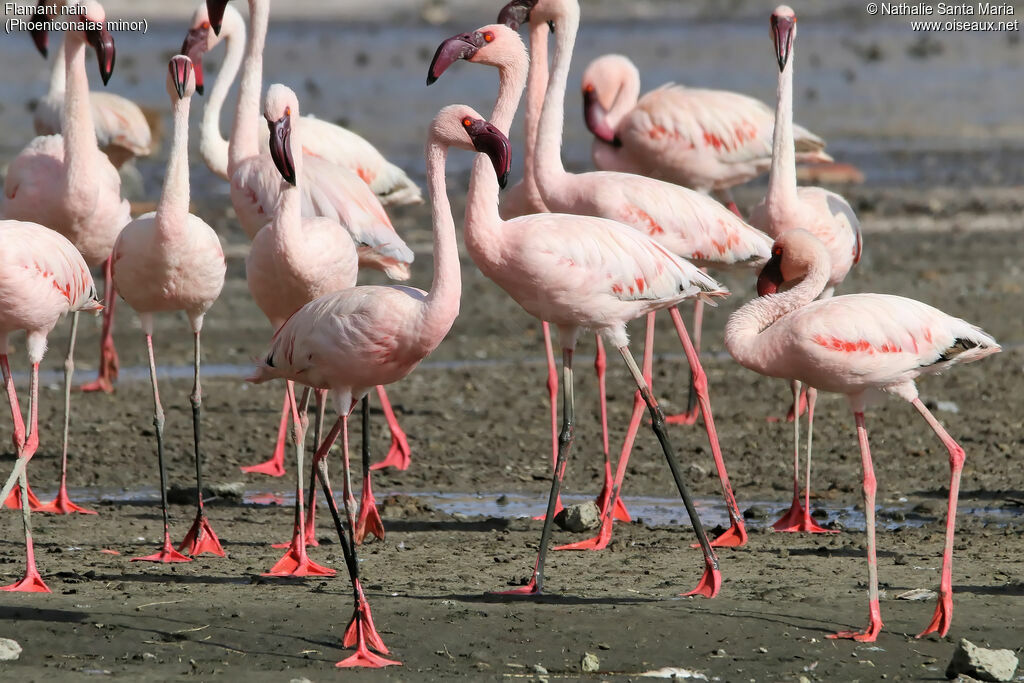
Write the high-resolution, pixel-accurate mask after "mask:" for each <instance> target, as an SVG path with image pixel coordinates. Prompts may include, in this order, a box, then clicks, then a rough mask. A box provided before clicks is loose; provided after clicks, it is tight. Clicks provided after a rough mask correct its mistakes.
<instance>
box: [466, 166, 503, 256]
mask: <svg viewBox="0 0 1024 683" xmlns="http://www.w3.org/2000/svg"><path fill="white" fill-rule="evenodd" d="M502 225H504V224H503V222H502V220H501V216H500V215H498V178H497V176H495V174H494V168H492V166H491V162H490V160H489V159H488V158H487V156H486V155H484V154H478V155H477V157H476V160H475V161H474V162H473V172H472V174H471V175H470V178H469V191H468V192H467V193H466V220H465V223H464V225H463V228H462V229H463V235H464V236H465V239H466V249H467V250H468V251H469V253H470V255H471V256H472V257H473V260H474V261H475V262H476V263H477V265H478V266H480V265H481V264H482V263H492V262H493V261H494V260H496V259H498V258H499V254H500V253H501V246H502V241H503V235H502V230H501V226H502ZM484 269H485V268H484V267H481V270H484Z"/></svg>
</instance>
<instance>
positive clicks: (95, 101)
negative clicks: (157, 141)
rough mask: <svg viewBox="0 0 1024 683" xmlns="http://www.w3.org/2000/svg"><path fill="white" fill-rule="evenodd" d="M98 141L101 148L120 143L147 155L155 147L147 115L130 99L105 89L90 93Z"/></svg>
mask: <svg viewBox="0 0 1024 683" xmlns="http://www.w3.org/2000/svg"><path fill="white" fill-rule="evenodd" d="M89 102H90V104H91V105H92V117H93V121H94V122H95V127H96V141H97V143H98V144H99V146H100V147H101V148H103V147H107V146H109V145H117V146H119V147H124V148H125V149H127V150H129V151H131V153H132V154H134V155H135V156H145V155H147V154H149V153H150V152H151V151H152V149H153V133H152V131H151V130H150V128H149V122H148V121H147V120H146V115H145V114H143V113H142V109H140V108H139V105H137V104H135V103H134V102H132V101H131V100H129V99H127V98H125V97H121V96H120V95H115V94H113V93H106V92H94V93H89Z"/></svg>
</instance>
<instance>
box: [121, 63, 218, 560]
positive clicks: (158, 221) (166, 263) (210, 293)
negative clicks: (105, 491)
mask: <svg viewBox="0 0 1024 683" xmlns="http://www.w3.org/2000/svg"><path fill="white" fill-rule="evenodd" d="M168 70H169V73H168V75H167V93H168V95H169V96H170V98H171V108H172V110H173V115H174V139H173V142H172V143H171V150H170V156H169V158H168V161H167V172H166V174H165V175H164V188H163V192H161V194H160V201H159V203H158V204H157V206H156V211H155V212H154V213H147V214H145V215H143V216H139V217H138V218H136V219H135V220H134V221H132V222H131V223H129V224H128V225H127V226H125V228H124V230H122V231H121V234H120V235H118V237H117V242H115V243H114V256H113V264H114V267H113V271H114V284H115V286H116V287H117V291H118V292H120V293H121V297H122V298H123V299H124V300H125V301H126V302H128V305H129V306H131V307H132V308H133V309H135V312H136V313H138V314H139V321H140V322H141V324H142V333H143V334H144V335H145V336H146V349H147V351H148V352H149V379H150V382H151V383H152V385H153V424H154V426H155V428H156V453H157V460H158V461H159V468H160V503H161V508H162V512H163V520H164V539H163V545H162V547H161V549H160V550H159V551H158V552H156V553H155V554H153V555H149V556H146V557H137V558H135V559H136V560H144V561H148V562H188V561H189V558H188V557H186V556H185V555H182V554H181V553H180V552H178V551H177V550H175V549H174V547H173V546H172V545H171V536H170V524H169V522H168V517H167V473H166V470H165V468H164V444H163V431H164V411H163V407H162V406H161V405H160V392H159V389H158V388H157V379H156V360H155V357H154V354H153V314H154V313H159V312H164V311H184V312H185V314H186V315H187V316H188V320H189V324H190V325H191V326H192V336H193V340H194V347H195V366H194V367H195V373H194V380H193V384H192V394H191V395H190V396H189V401H190V402H191V404H192V431H193V434H194V446H195V461H196V518H195V521H194V522H193V523H192V527H191V529H189V531H188V533H187V534H186V535H185V540H184V541H182V543H181V545H180V546H179V547H178V550H185V549H186V548H187V549H188V553H189V555H200V554H202V553H204V552H208V553H211V554H213V555H219V556H221V557H223V556H224V550H223V549H222V548H221V545H220V541H219V540H218V539H217V534H215V533H214V531H213V527H212V526H210V521H209V519H207V517H206V512H205V511H204V510H203V478H202V466H201V458H200V451H199V424H200V407H201V405H202V395H203V394H202V387H201V386H200V381H199V362H200V361H199V357H200V355H199V354H200V332H201V331H202V328H203V318H204V316H205V315H206V312H207V311H208V310H210V307H211V306H212V305H213V302H214V301H216V300H217V297H218V296H220V291H221V289H222V288H223V287H224V273H225V270H226V268H227V267H226V265H225V263H224V252H223V250H222V249H221V246H220V239H219V238H218V237H217V233H216V232H214V230H213V228H211V227H210V226H209V225H207V224H206V222H205V221H203V220H202V219H201V218H199V217H198V216H194V215H192V214H190V213H189V212H188V203H189V173H188V113H189V105H190V102H191V99H192V95H193V94H194V93H195V91H196V80H195V73H194V72H193V70H192V62H191V61H190V60H189V58H188V57H184V56H182V55H176V56H174V57H172V58H171V61H170V64H169V66H168Z"/></svg>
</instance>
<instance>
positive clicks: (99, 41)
mask: <svg viewBox="0 0 1024 683" xmlns="http://www.w3.org/2000/svg"><path fill="white" fill-rule="evenodd" d="M85 35H86V39H87V40H88V41H89V44H90V45H92V49H93V50H95V51H96V59H97V60H98V61H99V63H100V78H102V79H103V85H106V84H107V82H108V81H110V76H111V74H113V73H114V57H115V56H116V50H114V36H112V35H111V34H110V31H108V30H107V28H106V27H105V26H104V27H103V28H99V29H92V30H89V31H86V32H85Z"/></svg>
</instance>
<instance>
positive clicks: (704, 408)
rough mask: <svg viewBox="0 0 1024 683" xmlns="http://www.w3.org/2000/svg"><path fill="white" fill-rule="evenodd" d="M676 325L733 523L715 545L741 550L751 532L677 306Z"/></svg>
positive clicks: (673, 313)
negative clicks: (733, 487)
mask: <svg viewBox="0 0 1024 683" xmlns="http://www.w3.org/2000/svg"><path fill="white" fill-rule="evenodd" d="M669 314H670V315H671V316H672V322H673V323H674V324H675V327H676V334H678V335H679V341H681V342H682V343H683V351H684V352H685V353H686V359H687V360H688V361H689V363H690V368H691V370H692V371H693V386H694V388H695V390H696V391H697V402H698V403H699V404H700V412H701V415H703V417H704V428H705V430H706V431H707V434H708V443H709V444H710V445H711V455H712V456H713V457H714V459H715V467H716V468H717V469H718V478H719V480H720V481H721V482H722V495H723V496H724V497H725V505H726V507H727V508H728V510H729V519H730V521H731V522H732V524H731V525H730V527H729V529H728V530H727V531H726V532H725V533H723V534H722V535H721V536H719V537H718V538H716V539H715V540H714V541H713V542H712V545H714V546H719V547H732V548H738V547H740V546H743V545H746V543H747V530H746V528H745V527H744V525H743V516H742V515H740V509H739V506H738V505H737V504H736V497H735V496H734V495H733V493H732V486H731V485H730V484H729V473H728V472H726V469H725V459H724V458H723V457H722V449H721V447H720V446H719V444H718V433H717V432H716V431H715V418H714V417H712V415H711V398H710V396H709V395H708V379H707V375H705V374H704V368H703V367H701V364H700V358H698V357H697V351H696V349H694V347H693V344H692V343H691V342H690V335H689V334H687V332H686V325H685V324H683V316H682V315H680V313H679V309H678V308H676V307H675V306H673V307H672V308H670V309H669Z"/></svg>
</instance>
